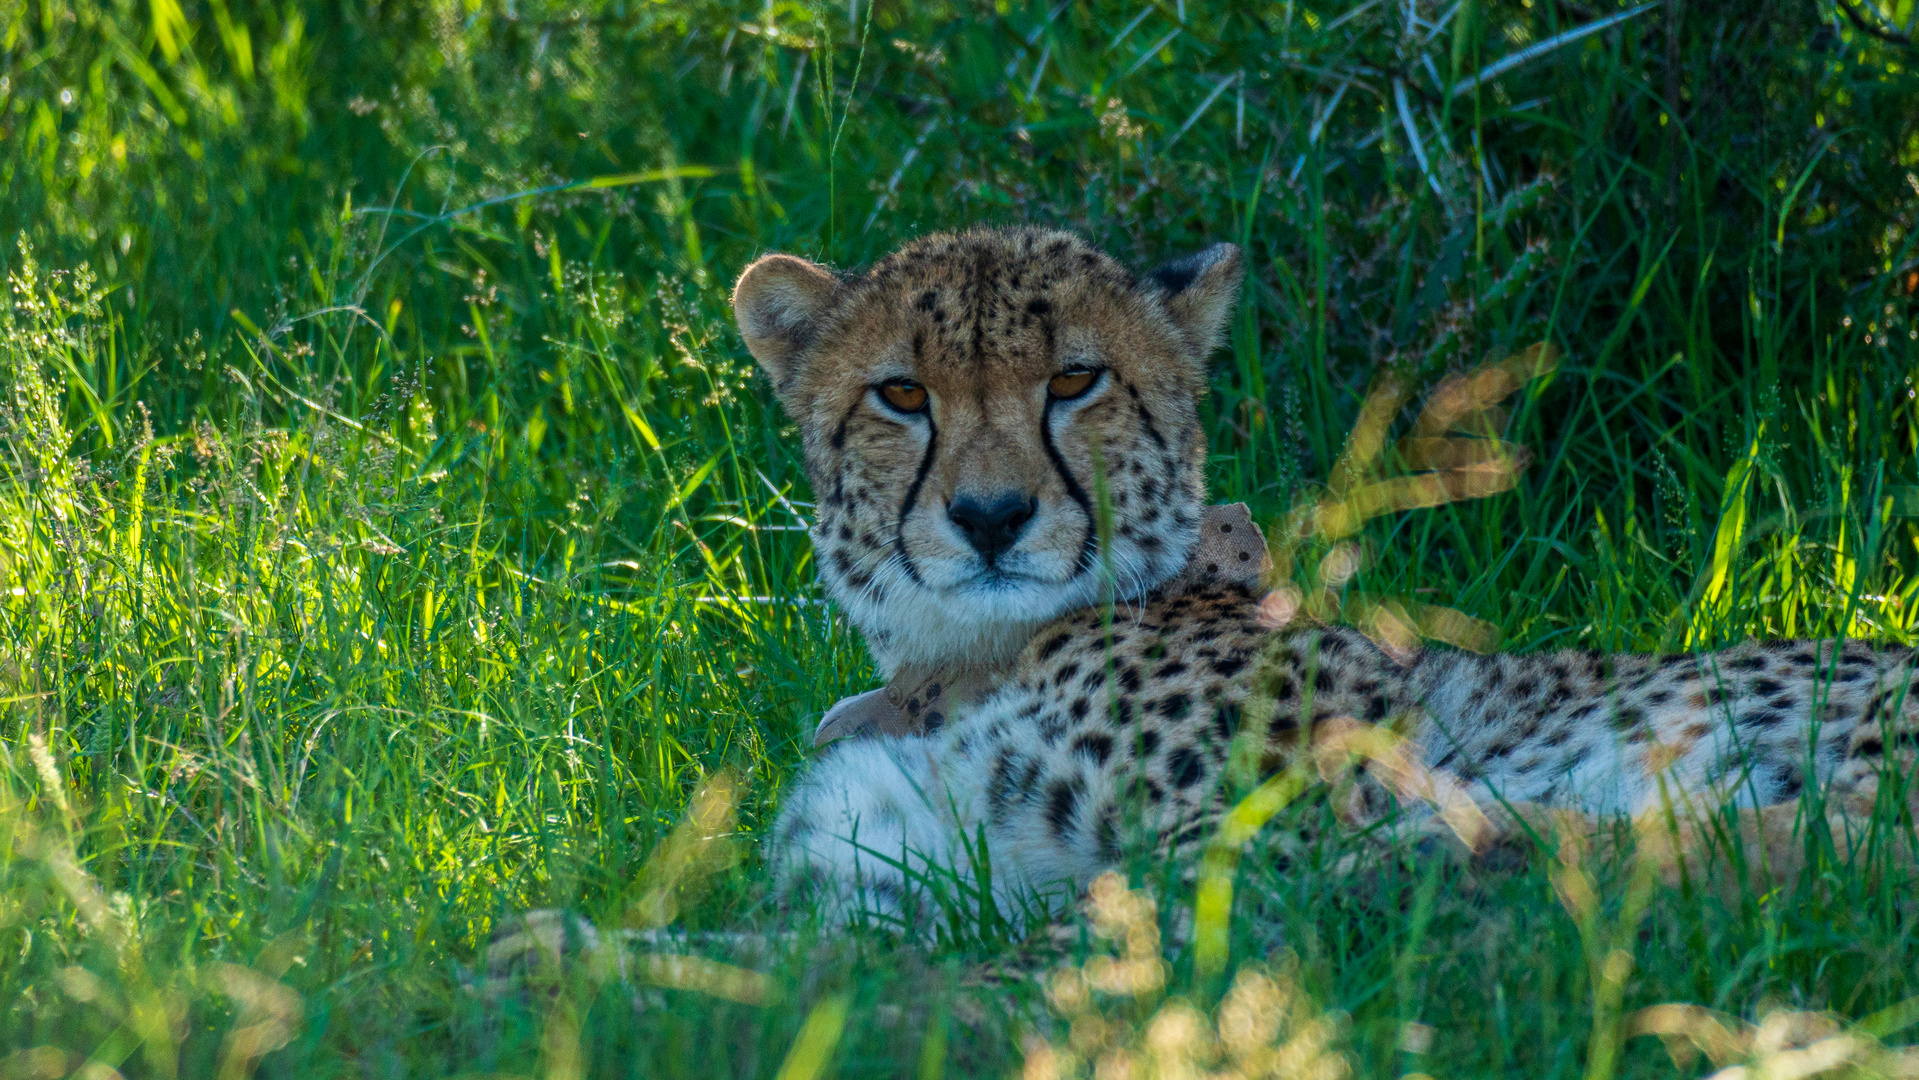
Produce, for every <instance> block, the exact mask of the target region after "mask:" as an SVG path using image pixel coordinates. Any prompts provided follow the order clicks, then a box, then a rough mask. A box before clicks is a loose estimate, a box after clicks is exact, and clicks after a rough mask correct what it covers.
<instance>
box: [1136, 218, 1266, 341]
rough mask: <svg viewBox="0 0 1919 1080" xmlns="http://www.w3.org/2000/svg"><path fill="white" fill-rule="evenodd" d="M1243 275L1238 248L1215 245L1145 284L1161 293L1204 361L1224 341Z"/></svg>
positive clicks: (1163, 302) (1149, 277)
mask: <svg viewBox="0 0 1919 1080" xmlns="http://www.w3.org/2000/svg"><path fill="white" fill-rule="evenodd" d="M1242 276H1243V268H1242V266H1241V264H1240V258H1239V245H1237V244H1214V245H1213V246H1212V247H1209V248H1207V249H1206V250H1204V251H1202V252H1200V253H1199V254H1197V255H1188V256H1186V257H1185V258H1184V259H1178V260H1175V261H1173V262H1169V263H1167V264H1166V265H1165V266H1162V267H1160V268H1159V269H1157V270H1155V271H1153V272H1152V273H1150V274H1147V275H1146V284H1147V286H1148V287H1149V288H1151V289H1154V290H1155V291H1157V292H1158V294H1159V302H1160V305H1161V306H1162V307H1164V308H1165V309H1166V314H1167V315H1168V316H1169V317H1171V318H1172V320H1173V325H1175V326H1177V327H1179V332H1180V335H1181V336H1183V337H1184V338H1185V339H1186V343H1187V345H1188V346H1189V347H1190V348H1191V349H1192V350H1193V358H1194V359H1195V360H1202V361H1203V360H1205V359H1206V356H1207V354H1208V353H1211V352H1212V351H1213V350H1214V349H1216V348H1218V347H1219V346H1220V344H1221V342H1222V341H1223V340H1224V338H1225V332H1226V320H1227V319H1228V318H1230V317H1231V316H1232V314H1233V305H1234V304H1235V303H1237V302H1238V301H1239V284H1240V279H1241V277H1242Z"/></svg>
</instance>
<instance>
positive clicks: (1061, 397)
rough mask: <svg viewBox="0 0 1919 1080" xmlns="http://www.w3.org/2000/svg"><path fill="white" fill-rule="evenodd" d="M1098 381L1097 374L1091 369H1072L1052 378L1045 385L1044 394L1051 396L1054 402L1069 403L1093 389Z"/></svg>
mask: <svg viewBox="0 0 1919 1080" xmlns="http://www.w3.org/2000/svg"><path fill="white" fill-rule="evenodd" d="M1098 381H1099V372H1097V371H1094V370H1092V369H1091V368H1074V369H1073V370H1072V371H1062V372H1060V373H1059V374H1058V375H1055V376H1053V378H1052V380H1051V381H1049V382H1048V383H1047V384H1046V392H1047V393H1049V394H1051V395H1053V400H1055V401H1071V400H1073V399H1074V398H1076V397H1079V396H1080V395H1081V394H1084V393H1086V391H1088V390H1091V389H1092V388H1093V384H1094V383H1096V382H1098Z"/></svg>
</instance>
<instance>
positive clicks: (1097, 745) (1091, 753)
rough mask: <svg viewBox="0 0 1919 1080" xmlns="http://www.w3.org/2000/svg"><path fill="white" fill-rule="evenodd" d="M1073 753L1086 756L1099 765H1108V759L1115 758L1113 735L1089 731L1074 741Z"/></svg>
mask: <svg viewBox="0 0 1919 1080" xmlns="http://www.w3.org/2000/svg"><path fill="white" fill-rule="evenodd" d="M1073 751H1074V752H1075V753H1079V754H1085V755H1086V756H1087V757H1090V758H1092V759H1093V760H1094V761H1096V762H1098V763H1099V764H1101V765H1104V764H1106V759H1107V758H1110V757H1112V756H1113V737H1112V736H1111V735H1102V734H1100V733H1099V732H1096V731H1089V732H1087V733H1086V734H1084V735H1081V736H1079V737H1078V738H1075V739H1074V740H1073Z"/></svg>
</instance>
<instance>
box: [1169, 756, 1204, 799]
mask: <svg viewBox="0 0 1919 1080" xmlns="http://www.w3.org/2000/svg"><path fill="white" fill-rule="evenodd" d="M1205 772H1206V763H1205V762H1204V761H1202V760H1200V756H1199V755H1198V754H1196V753H1194V752H1193V748H1192V747H1190V746H1182V747H1179V748H1177V749H1175V750H1174V751H1173V752H1172V753H1171V754H1170V755H1168V756H1167V759H1166V774H1167V776H1169V777H1170V778H1171V779H1172V781H1173V783H1174V784H1175V785H1177V786H1179V787H1180V788H1182V789H1184V788H1189V787H1192V786H1193V785H1194V784H1197V783H1199V778H1200V777H1201V776H1203V775H1205Z"/></svg>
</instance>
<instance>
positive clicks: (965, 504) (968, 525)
mask: <svg viewBox="0 0 1919 1080" xmlns="http://www.w3.org/2000/svg"><path fill="white" fill-rule="evenodd" d="M1038 510H1039V500H1038V499H1035V498H1033V497H1032V496H1031V495H1021V494H1018V493H1016V492H1011V491H1002V492H1000V493H998V494H996V495H989V496H987V497H985V498H983V499H982V498H976V497H974V496H972V495H962V496H960V497H959V498H957V499H954V500H953V501H952V502H950V503H948V504H947V505H946V516H947V517H948V518H950V519H951V520H952V522H953V524H955V525H957V526H959V531H960V532H962V533H964V534H965V535H966V542H967V543H969V544H971V545H973V550H974V551H977V552H979V554H980V558H982V559H985V560H986V563H987V565H988V566H991V565H992V563H993V560H994V559H996V558H998V557H999V554H1000V552H1002V551H1005V550H1006V549H1007V548H1010V547H1012V546H1013V543H1014V541H1016V540H1018V539H1019V534H1020V530H1022V529H1024V528H1026V523H1027V522H1029V521H1031V520H1033V514H1034V513H1036V512H1037V511H1038Z"/></svg>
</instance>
